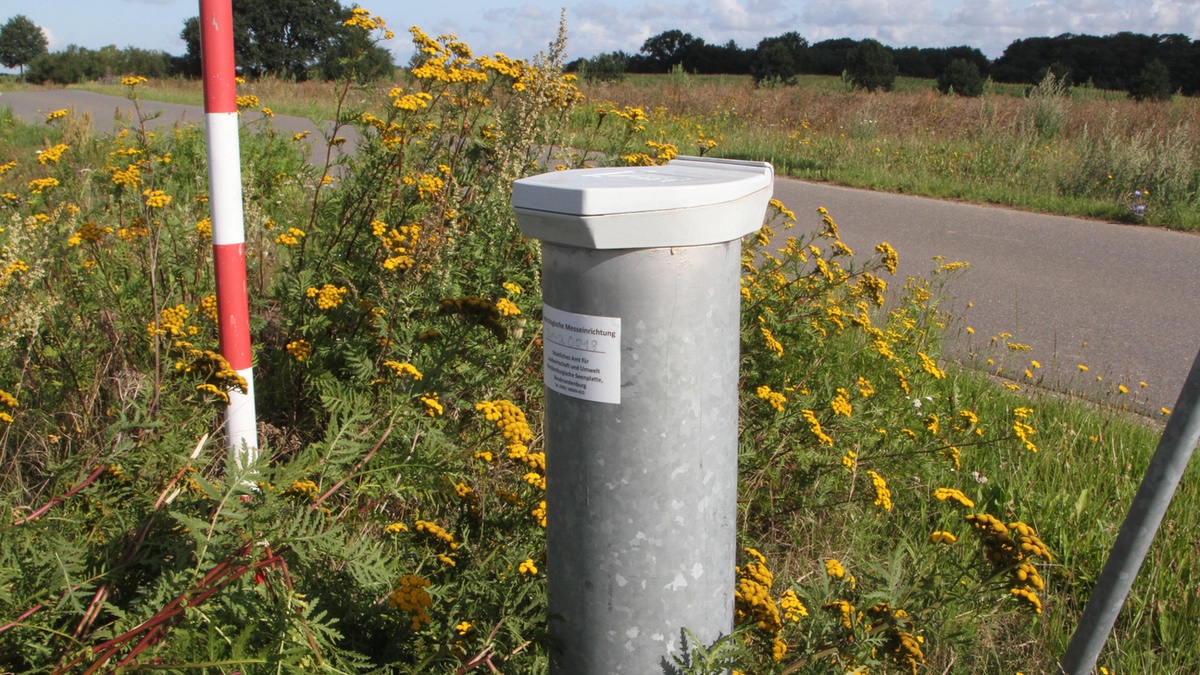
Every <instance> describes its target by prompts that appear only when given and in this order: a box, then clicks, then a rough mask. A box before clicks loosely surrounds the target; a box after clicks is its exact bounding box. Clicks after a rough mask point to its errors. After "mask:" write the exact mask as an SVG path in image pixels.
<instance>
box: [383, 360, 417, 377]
mask: <svg viewBox="0 0 1200 675" xmlns="http://www.w3.org/2000/svg"><path fill="white" fill-rule="evenodd" d="M383 365H384V366H385V367H387V368H390V369H391V370H392V374H393V375H395V376H396V377H400V376H401V375H408V376H409V377H411V378H412V379H414V380H420V379H421V378H423V377H424V375H422V374H421V371H419V370H417V367H416V366H414V365H413V364H411V363H407V362H404V363H401V362H398V361H384V362H383Z"/></svg>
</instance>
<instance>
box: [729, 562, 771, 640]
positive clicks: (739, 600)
mask: <svg viewBox="0 0 1200 675" xmlns="http://www.w3.org/2000/svg"><path fill="white" fill-rule="evenodd" d="M743 550H744V551H745V552H746V555H747V556H748V557H750V558H752V560H751V561H749V562H747V563H746V564H745V565H740V566H738V567H737V568H736V571H737V586H736V587H735V588H734V595H733V597H734V610H733V611H734V621H735V622H736V623H739V624H740V623H746V622H748V621H754V622H755V623H756V624H757V625H758V627H759V628H761V629H763V630H765V631H767V633H769V634H771V635H778V634H779V631H780V630H782V629H783V622H782V621H781V620H780V617H779V607H778V606H777V605H776V604H775V601H774V600H773V599H772V598H771V584H773V583H775V575H774V574H772V573H771V570H769V569H767V565H766V562H767V559H766V558H765V557H764V556H763V554H761V553H759V552H758V551H756V550H755V549H753V548H746V549H743Z"/></svg>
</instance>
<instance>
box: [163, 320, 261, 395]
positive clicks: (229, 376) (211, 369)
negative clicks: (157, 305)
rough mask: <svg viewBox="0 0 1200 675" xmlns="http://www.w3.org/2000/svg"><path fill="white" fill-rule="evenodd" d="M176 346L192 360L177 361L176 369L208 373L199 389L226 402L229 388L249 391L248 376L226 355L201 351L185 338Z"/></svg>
mask: <svg viewBox="0 0 1200 675" xmlns="http://www.w3.org/2000/svg"><path fill="white" fill-rule="evenodd" d="M150 328H151V329H153V328H154V324H153V323H151V324H150ZM188 332H191V328H189V329H188ZM174 347H175V349H178V350H179V351H181V352H183V355H184V358H185V359H190V362H188V361H184V360H180V361H177V362H175V369H176V370H179V371H182V372H184V373H192V372H199V373H205V374H206V379H207V380H208V381H207V382H205V383H204V384H200V385H197V386H196V390H197V391H207V392H209V393H211V394H213V395H215V396H217V397H218V398H220V399H221V400H223V401H225V403H229V395H228V394H226V393H225V391H226V390H227V389H230V388H237V389H238V390H240V391H241V392H242V393H243V394H244V393H246V392H247V387H248V386H249V385H248V383H247V382H246V378H244V377H242V376H241V375H240V374H239V373H238V372H237V371H236V370H234V369H233V367H232V366H230V365H229V361H227V360H225V357H224V356H221V355H220V354H218V353H216V352H214V351H212V350H208V349H206V350H203V351H201V350H199V349H196V348H195V347H194V346H193V345H192V343H190V342H186V341H184V340H176V341H175V345H174Z"/></svg>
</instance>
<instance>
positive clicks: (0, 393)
mask: <svg viewBox="0 0 1200 675" xmlns="http://www.w3.org/2000/svg"><path fill="white" fill-rule="evenodd" d="M0 405H4V406H7V407H8V408H9V409H16V408H17V406H18V405H20V404H19V403H17V397H16V396H13V395H12V394H10V393H8V392H7V391H4V390H3V389H0ZM0 421H2V422H5V423H7V424H12V421H13V418H12V415H9V414H8V413H7V412H0Z"/></svg>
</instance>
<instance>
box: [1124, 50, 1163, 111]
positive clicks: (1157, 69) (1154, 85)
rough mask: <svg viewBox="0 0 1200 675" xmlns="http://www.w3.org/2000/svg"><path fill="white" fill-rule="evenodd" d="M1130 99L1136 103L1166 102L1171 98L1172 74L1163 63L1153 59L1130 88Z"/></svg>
mask: <svg viewBox="0 0 1200 675" xmlns="http://www.w3.org/2000/svg"><path fill="white" fill-rule="evenodd" d="M1129 97H1130V98H1132V99H1134V100H1135V101H1165V100H1167V99H1169V98H1171V74H1170V73H1169V72H1168V71H1167V67H1166V66H1165V65H1163V62H1162V61H1159V60H1158V59H1153V60H1151V61H1150V62H1149V63H1147V64H1146V67H1144V68H1142V72H1141V73H1139V74H1138V76H1137V79H1135V80H1134V81H1133V85H1132V86H1130V87H1129Z"/></svg>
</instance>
